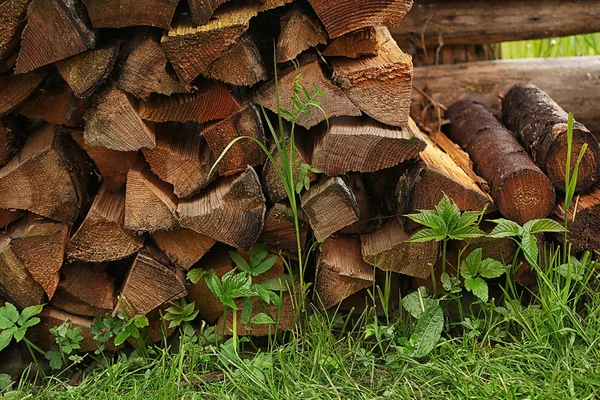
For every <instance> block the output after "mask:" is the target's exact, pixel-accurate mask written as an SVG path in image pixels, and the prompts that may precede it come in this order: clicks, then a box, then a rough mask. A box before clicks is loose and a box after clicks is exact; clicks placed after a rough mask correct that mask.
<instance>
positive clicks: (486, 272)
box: [479, 258, 506, 279]
mask: <svg viewBox="0 0 600 400" xmlns="http://www.w3.org/2000/svg"><path fill="white" fill-rule="evenodd" d="M505 272H506V267H505V266H504V264H502V263H501V262H499V261H496V260H494V259H493V258H486V259H485V260H483V261H482V262H481V265H480V266H479V275H481V276H482V277H484V278H486V279H493V278H497V277H499V276H501V275H502V274H504V273H505Z"/></svg>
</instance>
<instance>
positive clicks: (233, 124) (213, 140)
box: [202, 104, 267, 176]
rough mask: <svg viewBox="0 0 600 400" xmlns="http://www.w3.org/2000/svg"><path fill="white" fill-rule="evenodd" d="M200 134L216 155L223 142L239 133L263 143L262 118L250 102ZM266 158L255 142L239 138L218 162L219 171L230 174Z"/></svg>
mask: <svg viewBox="0 0 600 400" xmlns="http://www.w3.org/2000/svg"><path fill="white" fill-rule="evenodd" d="M202 136H204V138H205V139H206V142H207V143H208V146H209V147H210V149H211V150H212V152H213V154H214V155H215V157H220V156H221V154H223V151H224V150H225V149H226V148H227V146H228V145H229V144H230V143H231V142H232V141H233V140H235V139H236V138H238V137H241V136H248V137H252V138H255V139H256V140H258V141H260V142H261V143H263V144H265V131H264V127H263V124H262V119H261V118H260V115H259V114H258V110H257V109H256V108H255V107H254V105H252V104H246V105H244V106H243V107H242V108H241V109H240V111H238V112H236V113H235V114H233V115H231V116H230V117H228V118H226V119H224V120H222V121H219V122H216V123H214V124H212V125H210V126H208V127H206V128H205V129H204V130H203V131H202ZM266 158H267V155H266V154H265V153H264V152H263V150H262V149H261V147H260V146H259V145H258V144H257V143H256V142H254V141H253V140H250V139H242V140H239V141H238V142H237V143H235V144H234V145H233V146H232V147H230V148H229V150H228V151H227V153H225V156H224V157H223V158H222V159H221V161H220V162H219V165H218V168H219V174H220V175H222V176H228V175H234V174H236V173H238V172H242V171H244V170H245V169H246V167H247V166H248V165H251V166H253V167H254V166H257V165H262V164H264V163H265V160H266ZM211 167H212V165H211Z"/></svg>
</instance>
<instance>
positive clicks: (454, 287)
mask: <svg viewBox="0 0 600 400" xmlns="http://www.w3.org/2000/svg"><path fill="white" fill-rule="evenodd" d="M441 279H442V287H443V288H444V290H445V291H446V292H449V293H460V292H461V291H462V288H461V287H460V279H458V278H457V277H455V276H450V275H449V274H448V273H446V272H444V273H442V276H441Z"/></svg>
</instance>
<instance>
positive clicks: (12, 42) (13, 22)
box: [0, 0, 31, 61]
mask: <svg viewBox="0 0 600 400" xmlns="http://www.w3.org/2000/svg"><path fill="white" fill-rule="evenodd" d="M29 3H31V0H6V1H4V2H3V3H2V4H0V61H4V60H6V59H8V58H10V57H11V56H12V55H13V54H14V53H15V52H16V51H17V49H18V47H19V42H20V39H21V32H22V31H23V27H24V26H25V23H26V17H27V7H28V6H29Z"/></svg>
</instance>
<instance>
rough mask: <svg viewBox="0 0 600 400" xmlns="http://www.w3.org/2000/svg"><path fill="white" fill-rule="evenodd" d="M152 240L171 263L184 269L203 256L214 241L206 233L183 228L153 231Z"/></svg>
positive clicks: (187, 268)
mask: <svg viewBox="0 0 600 400" xmlns="http://www.w3.org/2000/svg"><path fill="white" fill-rule="evenodd" d="M152 240H153V241H154V243H155V244H156V246H157V247H158V248H159V249H160V250H162V252H163V253H165V254H166V255H167V257H169V259H170V260H171V262H172V263H173V264H175V265H177V266H178V267H179V268H182V269H185V270H189V269H190V268H191V267H192V266H193V265H194V264H195V263H196V262H198V260H200V259H201V258H202V257H204V255H205V254H206V253H207V252H208V251H209V250H210V249H211V247H212V246H213V245H214V244H215V243H216V241H215V240H214V239H211V238H210V237H208V236H206V235H202V234H200V233H197V232H194V231H193V230H191V229H185V228H178V229H174V230H172V231H159V232H154V233H153V234H152Z"/></svg>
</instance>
